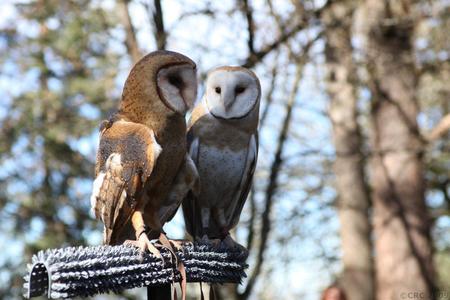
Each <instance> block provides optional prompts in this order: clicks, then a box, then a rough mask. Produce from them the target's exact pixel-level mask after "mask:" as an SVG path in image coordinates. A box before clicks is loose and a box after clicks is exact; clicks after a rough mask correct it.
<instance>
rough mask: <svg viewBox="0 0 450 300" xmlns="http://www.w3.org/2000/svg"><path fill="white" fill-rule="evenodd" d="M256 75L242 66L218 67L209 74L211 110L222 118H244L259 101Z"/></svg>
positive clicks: (207, 101)
mask: <svg viewBox="0 0 450 300" xmlns="http://www.w3.org/2000/svg"><path fill="white" fill-rule="evenodd" d="M260 93H261V89H260V85H259V81H258V79H257V78H256V76H255V75H254V74H253V73H251V72H250V71H248V70H246V69H244V68H240V67H225V68H218V69H216V70H214V71H212V72H211V73H210V74H209V75H208V79H207V83H206V104H207V106H208V110H209V112H210V113H211V114H212V115H213V116H215V117H217V118H222V119H239V118H243V117H245V116H246V115H248V113H249V112H250V111H251V110H252V109H253V108H254V107H255V106H256V105H257V104H258V103H259V98H260Z"/></svg>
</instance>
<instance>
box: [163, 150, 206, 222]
mask: <svg viewBox="0 0 450 300" xmlns="http://www.w3.org/2000/svg"><path fill="white" fill-rule="evenodd" d="M199 189H200V179H199V175H198V172H197V168H196V166H195V164H194V162H193V161H192V159H191V157H190V156H189V154H186V157H185V159H184V162H183V164H182V165H181V167H180V170H179V171H178V173H177V175H176V176H175V179H174V182H173V183H172V186H171V188H170V192H169V196H168V197H167V201H166V202H165V203H166V204H167V205H165V206H163V207H162V208H161V209H160V211H159V217H160V220H161V223H162V224H164V223H166V222H169V221H170V220H172V219H173V217H174V216H175V214H176V212H177V210H178V208H179V207H180V205H181V203H182V202H183V199H184V198H185V197H186V196H187V195H188V193H189V192H191V193H193V194H194V195H196V194H198V192H199Z"/></svg>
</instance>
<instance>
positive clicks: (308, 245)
mask: <svg viewBox="0 0 450 300" xmlns="http://www.w3.org/2000/svg"><path fill="white" fill-rule="evenodd" d="M18 2H24V1H11V0H6V1H3V2H2V4H0V28H3V27H4V26H5V25H9V24H10V23H11V22H15V23H16V26H17V28H18V29H19V30H20V31H22V32H23V33H25V34H28V35H33V34H36V33H37V29H36V27H35V26H33V25H31V26H30V24H27V23H26V22H24V21H23V20H20V19H18V18H17V15H16V14H15V9H14V7H13V6H14V4H15V3H18ZM25 2H26V1H25ZM217 3H219V1H217V2H214V3H213V4H211V5H212V7H211V8H212V9H214V10H215V9H217V10H219V9H220V11H227V10H230V9H232V4H233V2H232V1H220V3H219V4H217ZM252 3H253V5H254V6H255V7H260V8H262V6H263V5H264V1H259V0H258V1H252ZM93 5H100V6H102V7H104V8H105V9H112V8H113V7H114V1H110V0H106V1H93ZM218 5H220V7H219V6H218ZM227 5H229V6H228V7H227ZM201 6H202V4H201V3H200V2H199V1H194V0H188V1H183V6H181V4H180V2H179V1H175V0H167V1H163V11H164V18H165V19H164V21H165V26H166V28H167V30H168V32H169V33H170V36H169V39H168V49H169V50H173V51H178V52H181V53H183V54H186V55H188V56H189V57H191V58H192V59H193V60H194V61H196V62H197V64H198V66H199V69H200V72H201V73H204V72H206V71H207V70H209V69H211V68H213V67H217V66H220V65H238V64H240V63H241V62H242V61H243V59H244V58H245V57H246V56H247V52H246V51H247V50H246V47H247V46H246V35H245V32H243V31H242V30H241V26H240V24H241V23H242V22H243V19H242V18H240V17H239V16H237V15H236V14H233V15H232V17H230V15H229V14H226V13H222V14H219V16H218V17H217V18H216V19H215V20H211V19H210V18H209V17H205V16H202V17H200V16H195V17H187V18H184V19H183V22H182V24H181V25H180V23H179V22H178V21H179V19H180V16H181V14H182V12H183V11H185V10H186V8H189V10H190V11H195V10H196V8H199V7H201ZM276 9H277V10H278V11H280V12H283V10H285V9H286V8H285V7H283V6H279V7H277V8H276ZM130 13H131V16H132V19H133V24H134V26H135V27H136V28H138V29H139V30H138V40H139V42H140V44H141V45H142V46H143V48H144V49H143V50H145V51H151V50H152V49H154V45H155V43H154V40H153V36H152V28H151V27H150V25H149V22H148V16H147V15H146V14H145V13H144V11H143V9H142V7H141V6H140V5H137V4H135V3H134V4H132V5H131V7H130ZM264 17H265V15H264V14H256V15H255V21H256V22H257V24H260V25H261V26H267V27H268V30H269V29H271V28H270V24H266V22H264ZM116 34H117V35H118V36H120V35H121V33H120V32H117V33H116ZM314 34H315V32H314V30H311V32H309V33H308V35H309V36H311V35H314ZM271 38H273V37H271V36H264V35H258V36H257V39H256V46H257V48H258V47H259V46H260V45H262V44H264V43H265V42H267V40H268V39H271ZM307 38H308V36H304V37H300V40H302V39H303V40H307ZM205 48H208V49H210V51H204V50H203V49H205ZM0 50H2V45H1V40H0ZM322 50H323V44H321V43H317V45H316V46H315V48H314V49H313V53H315V54H316V55H314V56H315V57H316V60H315V61H312V62H311V63H309V64H307V66H306V67H305V70H304V77H303V79H302V81H301V85H300V88H299V92H298V94H297V98H298V99H297V104H296V108H295V120H294V122H293V124H294V125H293V127H292V130H291V133H290V135H291V137H292V139H291V141H290V142H289V143H288V145H287V146H288V147H287V148H286V152H285V153H284V155H285V157H292V159H290V160H287V162H286V163H287V164H288V165H290V166H300V167H302V166H304V168H305V169H306V170H311V174H306V175H304V176H302V177H301V178H302V180H295V179H292V178H289V177H286V178H280V182H281V183H282V184H286V189H280V191H279V195H278V197H277V200H276V204H275V207H274V211H273V214H274V215H277V216H282V217H286V218H287V217H288V216H289V214H290V213H293V212H295V211H296V210H299V213H300V214H304V215H303V216H302V217H300V218H299V221H298V223H295V224H299V225H300V226H297V227H295V228H294V227H293V226H283V224H282V223H281V222H280V224H276V226H275V227H274V229H273V236H275V237H277V238H282V237H283V236H290V235H291V233H292V232H295V233H296V235H295V237H293V238H292V240H291V241H289V242H288V243H286V244H284V245H285V246H284V247H283V246H280V244H279V243H273V246H272V247H270V248H269V249H268V251H267V254H266V256H267V259H272V260H274V261H275V260H277V259H278V258H280V257H287V258H292V257H295V260H292V259H289V260H287V261H283V262H282V263H283V264H282V265H281V266H280V267H278V268H276V269H274V271H273V274H272V276H270V277H269V278H267V279H265V280H260V281H259V282H258V286H257V288H258V287H259V288H262V287H263V286H265V285H271V286H273V290H274V291H278V290H279V291H282V292H283V293H285V297H286V298H290V297H294V296H293V295H294V294H297V293H302V294H303V293H304V295H303V296H302V299H306V300H308V299H317V298H318V296H319V293H320V291H321V290H322V289H323V288H324V287H326V285H327V284H329V283H330V282H331V281H332V280H333V274H337V273H338V272H339V271H340V268H341V264H340V262H339V261H335V260H331V261H330V260H329V259H328V257H333V256H336V255H337V257H338V258H339V256H340V249H339V237H338V236H337V234H336V233H337V230H338V227H339V223H338V218H337V215H336V212H335V210H334V209H333V207H330V206H329V205H326V206H325V205H324V204H326V203H330V202H332V201H333V199H334V197H335V196H336V195H335V192H334V190H333V189H332V187H329V188H327V189H325V190H324V192H323V193H322V194H321V195H319V196H317V197H316V198H307V197H306V195H307V193H306V192H305V189H306V188H308V187H310V186H314V185H317V184H318V183H319V182H320V180H322V179H323V178H321V174H320V170H321V168H322V166H321V165H320V164H321V162H322V161H323V157H314V156H306V157H304V156H298V153H299V152H302V151H308V150H314V149H320V150H322V152H321V153H322V154H325V155H326V156H329V157H330V158H332V157H333V155H334V150H333V147H332V144H331V136H330V124H329V122H328V119H327V117H326V116H325V113H326V110H327V100H328V99H327V98H326V96H325V95H324V93H323V89H324V87H323V80H322V76H323V74H322V73H323V70H322V69H321V68H320V67H319V66H318V65H317V64H318V63H320V62H321V59H322V58H321V57H320V53H321V52H322ZM283 59H285V58H283V57H279V58H276V57H273V56H271V57H269V58H268V59H267V61H266V62H265V64H264V65H262V66H257V67H256V69H255V71H256V73H257V74H258V75H259V77H260V79H261V82H262V87H263V91H264V92H266V90H267V88H268V86H269V78H268V76H267V73H268V65H270V63H283ZM14 68H15V67H14V66H13V65H11V66H9V65H4V66H2V70H3V74H2V75H1V76H0V99H3V101H4V102H3V103H1V105H0V118H2V117H3V116H4V115H5V114H6V113H7V105H8V101H9V99H10V96H14V95H18V94H20V93H21V92H22V91H23V90H24V89H26V88H29V87H30V86H31V87H33V83H34V82H35V81H36V76H37V75H36V74H33V72H29V73H27V75H26V77H25V78H23V79H22V80H21V81H20V82H18V81H17V80H15V79H14V78H10V77H8V76H5V75H4V74H5V70H6V71H7V72H8V73H9V72H10V73H11V74H14V72H15V69H14ZM118 69H119V70H120V71H121V72H120V74H119V76H117V79H116V84H117V92H118V93H120V90H121V87H122V85H123V82H124V81H125V79H126V76H127V74H128V71H129V69H130V64H129V60H127V59H124V60H123V61H122V62H121V64H120V65H119V66H118ZM294 71H295V70H294V69H293V67H292V66H288V67H287V68H286V69H285V70H284V72H285V73H283V74H281V78H280V79H279V80H280V81H281V82H283V81H285V83H286V86H287V87H286V89H287V90H283V89H278V90H277V91H276V92H275V97H274V98H275V103H274V104H273V106H272V107H271V110H270V116H269V118H268V120H267V126H265V127H264V130H263V131H262V132H261V153H262V155H260V159H259V161H258V165H259V166H260V168H261V172H260V173H259V174H257V176H256V178H255V184H256V185H258V186H262V185H263V184H264V183H265V180H266V179H265V176H266V175H267V174H266V173H264V167H267V166H268V165H269V164H270V163H271V160H272V157H271V156H270V155H269V154H270V153H273V149H274V147H275V146H276V145H275V143H274V141H276V138H277V133H278V129H279V126H280V119H281V117H282V116H284V113H285V111H284V106H283V102H284V100H285V97H286V96H285V95H286V94H287V93H288V89H289V88H290V87H289V84H290V83H291V81H292V79H291V78H292V74H293V72H294ZM280 86H283V84H280ZM6 91H7V92H6ZM201 93H202V88H200V89H199V96H198V98H200V97H201ZM263 95H264V93H263ZM263 104H264V103H263ZM262 109H264V105H263V107H262ZM81 110H82V113H83V114H84V115H85V116H92V117H94V118H96V117H97V116H98V111H97V110H95V109H94V108H92V107H90V106H89V105H86V106H84V107H82V108H81ZM97 143H98V133H97V130H96V129H95V128H94V129H93V131H92V133H90V134H88V135H87V136H86V137H83V138H81V139H76V140H71V141H70V145H71V146H72V147H73V148H75V149H77V150H78V151H79V152H80V153H82V154H83V155H85V156H88V157H94V156H95V152H96V149H97ZM17 147H18V148H17V151H20V144H19V145H18V146H17ZM10 163H11V164H15V163H17V162H10ZM21 163H23V164H26V163H27V161H23V162H21ZM11 167H14V166H11ZM314 170H317V172H313V171H314ZM2 172H3V174H4V172H8V166H7V165H6V166H3V169H2V170H1V171H0V175H1V174H2ZM288 185H290V187H289V186H288ZM293 186H294V187H293ZM79 187H80V190H81V191H82V192H83V193H86V194H89V191H90V188H91V182H82V183H80V184H79ZM12 188H16V189H20V188H22V187H20V186H16V187H14V186H13V187H12ZM258 199H259V201H261V195H257V200H258ZM430 199H431V200H430V201H440V200H439V199H435V197H431V198H430ZM86 201H87V202H88V201H89V199H86ZM299 203H301V205H299ZM299 206H300V208H299ZM318 212H320V213H318ZM61 213H62V214H66V216H67V217H70V211H63V212H61ZM247 219H248V216H247V215H246V214H244V215H243V216H242V220H241V221H242V222H245V221H246V220H247ZM39 222H40V221H39V220H36V221H35V222H34V223H33V230H32V231H31V232H30V233H29V234H28V235H27V239H29V240H33V239H35V238H36V237H37V236H38V235H39V234H40V232H41V231H42V227H43V224H40V223H39ZM321 224H322V225H323V224H326V226H320V225H321ZM437 225H438V227H439V228H440V227H443V228H445V227H446V226H447V227H448V226H450V218H443V219H440V220H439V221H438V224H437ZM2 230H4V232H0V240H5V235H7V234H8V224H2ZM165 230H166V231H167V233H168V235H169V236H170V237H172V238H182V237H183V236H184V229H183V219H182V215H181V210H179V212H178V214H177V216H176V217H175V218H174V220H173V221H172V222H170V223H169V224H167V225H166V226H165ZM86 234H88V235H89V243H90V244H91V245H96V244H99V243H100V242H101V235H102V233H101V232H89V233H86ZM237 236H238V238H240V239H244V238H245V236H246V232H245V230H241V229H240V230H238V231H237ZM281 245H283V244H281ZM4 247H5V249H2V250H1V251H0V263H1V261H2V260H4V259H9V258H11V257H14V256H21V255H22V244H21V242H20V241H14V240H13V241H12V242H11V243H8V245H6V246H4ZM280 254H281V255H280ZM251 263H252V261H251V260H250V264H251ZM4 276H6V275H5V272H0V284H1V282H2V278H4ZM286 281H288V282H286ZM286 283H287V286H289V287H290V288H289V289H286V288H284V287H285V286H286ZM255 299H256V297H255Z"/></svg>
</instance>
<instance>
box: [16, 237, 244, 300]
mask: <svg viewBox="0 0 450 300" xmlns="http://www.w3.org/2000/svg"><path fill="white" fill-rule="evenodd" d="M161 255H162V257H163V260H164V262H163V261H162V260H161V259H159V258H157V257H155V256H153V255H152V254H150V253H148V252H145V253H141V252H140V251H139V249H137V248H136V247H133V246H125V245H121V246H95V247H68V248H60V249H50V250H44V251H40V252H38V253H37V254H36V255H34V256H33V258H32V263H31V264H29V265H28V274H27V275H26V276H25V277H24V279H25V283H24V288H25V295H24V296H25V297H26V298H32V297H37V296H41V295H45V294H46V295H47V296H48V297H49V298H52V299H55V298H72V297H76V296H82V297H89V296H93V295H95V294H100V293H108V292H115V293H117V292H119V291H123V290H125V289H132V288H137V287H143V286H158V285H164V284H171V283H174V282H179V281H181V274H180V273H179V272H178V270H177V266H176V260H175V259H174V257H173V255H172V254H171V252H170V251H169V250H168V249H165V248H162V249H161ZM176 256H177V257H178V259H180V260H181V261H182V262H183V264H184V266H185V269H186V277H187V281H188V282H210V283H240V282H241V281H242V278H244V277H245V276H246V275H245V269H246V268H247V267H248V265H247V264H246V262H245V261H246V259H247V256H248V252H247V251H244V250H243V249H237V248H236V249H224V248H220V247H219V248H217V247H213V246H212V245H209V244H197V243H192V242H183V243H182V248H181V249H180V250H177V251H176Z"/></svg>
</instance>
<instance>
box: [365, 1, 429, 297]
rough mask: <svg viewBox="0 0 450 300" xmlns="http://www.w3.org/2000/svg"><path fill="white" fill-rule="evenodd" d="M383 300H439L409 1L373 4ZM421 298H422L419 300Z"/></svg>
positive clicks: (369, 5) (371, 54) (375, 175)
mask: <svg viewBox="0 0 450 300" xmlns="http://www.w3.org/2000/svg"><path fill="white" fill-rule="evenodd" d="M365 8H366V11H367V12H368V14H367V15H366V18H365V19H366V23H367V24H368V27H367V30H368V45H367V46H368V47H367V49H368V50H367V55H368V62H369V64H368V68H369V75H370V77H371V78H370V85H371V86H370V88H371V92H372V101H373V105H372V112H371V113H372V120H373V137H372V147H373V150H374V155H373V159H372V165H371V172H372V174H371V175H372V178H371V181H372V182H371V183H372V186H373V195H374V196H373V202H374V214H375V216H374V226H375V236H376V237H375V249H376V265H375V267H376V284H377V299H380V300H385V299H412V298H417V299H419V298H420V299H435V296H434V293H433V292H434V290H435V286H434V270H433V265H432V242H431V237H430V227H431V223H430V219H429V216H428V213H427V208H426V205H425V196H424V188H425V182H424V174H423V161H422V151H423V141H422V140H421V138H420V134H419V130H418V126H417V121H416V118H417V115H418V112H419V108H418V104H417V101H416V88H417V76H416V73H415V68H414V57H413V33H414V23H413V21H412V20H413V19H414V18H413V16H412V13H411V10H412V5H411V2H410V1H401V2H400V1H399V2H390V1H379V0H367V1H366V7H365ZM417 293H418V294H417Z"/></svg>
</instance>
